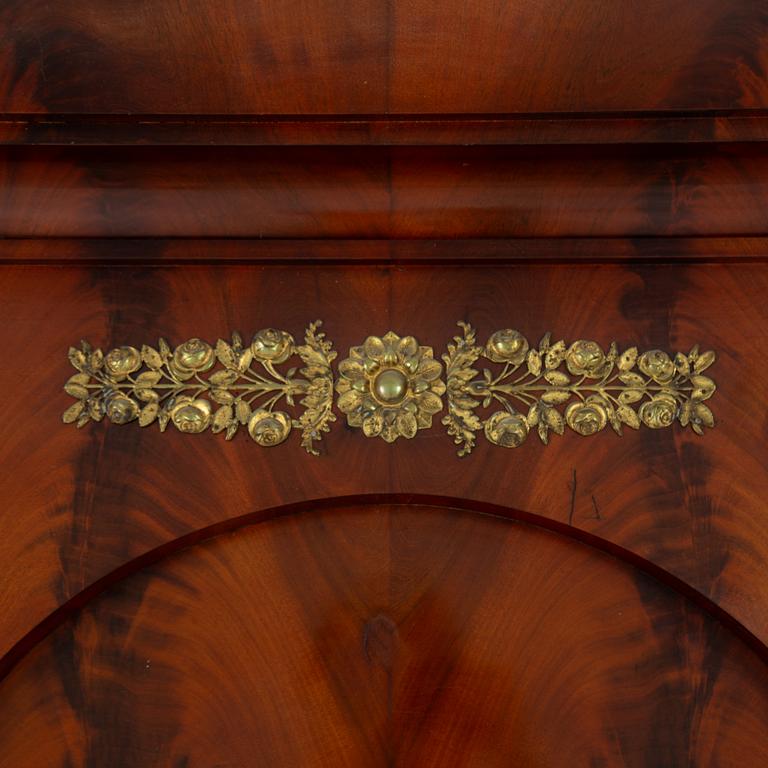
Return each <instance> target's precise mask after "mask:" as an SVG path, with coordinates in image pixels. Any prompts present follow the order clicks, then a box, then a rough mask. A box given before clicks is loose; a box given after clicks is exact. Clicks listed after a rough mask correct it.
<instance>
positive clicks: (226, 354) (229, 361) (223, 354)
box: [216, 339, 237, 369]
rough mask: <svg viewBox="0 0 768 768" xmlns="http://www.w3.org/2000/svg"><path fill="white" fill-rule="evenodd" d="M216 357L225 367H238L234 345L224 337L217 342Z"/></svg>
mask: <svg viewBox="0 0 768 768" xmlns="http://www.w3.org/2000/svg"><path fill="white" fill-rule="evenodd" d="M216 357H217V358H218V360H219V362H220V363H221V364H222V365H223V366H224V367H225V368H232V369H237V359H236V357H235V353H234V352H233V351H232V347H231V346H230V345H229V344H227V342H226V341H224V339H219V340H218V341H217V342H216Z"/></svg>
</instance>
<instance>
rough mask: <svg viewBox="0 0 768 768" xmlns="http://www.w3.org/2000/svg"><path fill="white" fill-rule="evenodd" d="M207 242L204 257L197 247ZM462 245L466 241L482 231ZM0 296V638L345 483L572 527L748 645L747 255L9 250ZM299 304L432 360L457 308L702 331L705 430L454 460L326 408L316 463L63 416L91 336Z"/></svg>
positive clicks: (142, 336)
mask: <svg viewBox="0 0 768 768" xmlns="http://www.w3.org/2000/svg"><path fill="white" fill-rule="evenodd" d="M374 245H375V244H374ZM424 245H426V244H424ZM71 247H73V248H82V250H83V252H84V253H89V249H91V248H96V247H99V248H102V249H104V250H103V253H105V254H106V253H109V252H110V249H111V246H110V245H109V244H104V243H101V244H98V245H93V244H87V243H85V244H82V245H80V246H76V245H74V244H73V245H72V246H71ZM143 247H144V249H145V254H144V257H145V258H146V259H150V258H153V257H154V256H155V255H156V256H158V257H162V254H163V249H164V246H163V245H162V244H152V243H151V242H147V243H145V244H143ZM184 247H185V245H184V244H183V243H177V244H175V245H174V246H173V248H172V252H176V253H178V252H179V251H180V250H183V248H184ZM196 247H197V248H198V249H200V248H202V247H203V245H201V244H198V245H197V246H196ZM209 247H210V248H211V251H210V254H211V257H212V258H214V257H215V248H216V245H215V243H214V244H212V245H211V246H209ZM294 247H295V246H294ZM360 247H362V246H360ZM372 247H373V246H372ZM405 247H406V244H402V245H401V248H405ZM423 247H424V246H422V250H423ZM669 247H671V246H669ZM4 248H5V249H6V251H7V250H8V249H9V248H11V249H12V248H13V245H12V244H10V243H6V244H4ZM153 248H154V249H156V250H154V251H153ZM475 248H476V251H475V255H476V256H477V255H478V250H477V249H480V248H481V244H479V243H476V244H475ZM310 253H311V252H310ZM92 255H93V252H91V256H92ZM558 255H561V254H558ZM1 289H2V296H0V299H1V301H0V327H2V328H3V329H4V332H3V349H4V354H5V355H6V359H7V360H8V361H12V364H7V365H4V366H3V367H2V368H1V369H0V391H2V392H3V393H4V399H5V405H4V409H5V416H4V419H3V426H2V430H3V440H2V441H1V442H0V465H1V466H2V467H3V469H4V471H3V473H2V475H0V497H2V498H3V500H4V503H5V505H6V508H7V509H8V510H12V514H5V515H3V516H0V562H2V563H3V564H4V568H5V571H4V579H3V580H2V582H0V605H1V606H2V608H3V610H2V611H0V641H2V652H3V653H5V652H6V651H8V650H9V649H10V648H11V647H12V646H13V645H14V644H15V643H17V642H19V641H20V640H21V639H22V638H23V637H24V636H25V634H26V633H28V632H30V631H31V630H33V628H34V627H35V625H37V624H38V623H39V622H41V621H43V620H44V619H45V617H46V616H47V615H48V614H50V613H51V612H52V611H54V610H56V609H57V608H58V607H59V606H62V605H64V604H66V603H67V601H70V600H72V599H76V598H77V595H78V594H80V593H81V591H82V590H84V589H86V588H88V587H89V585H91V584H93V583H95V582H97V581H98V580H100V579H102V578H104V577H106V576H108V574H110V573H111V572H112V571H114V570H115V569H118V568H121V567H122V566H124V565H125V564H126V563H130V562H131V561H132V560H133V559H135V558H137V557H142V556H144V555H145V554H146V553H148V552H150V551H152V550H153V549H155V548H157V547H160V546H165V545H168V544H169V543H171V542H174V541H178V540H180V537H184V536H187V535H189V534H191V533H194V532H195V531H200V530H204V529H207V528H208V527H210V526H216V525H219V524H222V523H225V522H226V521H228V520H230V521H231V520H233V519H235V518H238V517H240V516H244V515H251V516H255V518H254V519H258V516H259V514H260V511H268V510H271V509H273V508H276V507H280V506H281V505H286V504H296V503H298V504H306V503H307V502H310V501H312V500H314V499H328V498H337V497H355V496H358V495H360V494H399V495H402V494H405V495H408V494H414V495H419V496H423V497H431V498H434V497H443V498H444V497H450V498H453V499H456V500H458V503H460V505H462V506H466V505H470V506H471V505H475V506H477V505H480V506H482V505H483V504H493V505H497V507H498V511H499V514H507V515H512V516H515V515H518V512H516V510H517V511H519V512H520V513H522V514H524V515H531V516H534V519H537V520H541V521H542V522H546V521H551V522H552V523H553V524H557V525H560V526H563V525H571V526H573V527H574V529H575V530H577V531H583V532H585V533H587V534H591V535H594V536H595V537H597V539H598V540H599V541H600V542H603V544H604V546H607V547H609V548H610V547H611V546H614V547H620V548H624V549H626V550H627V551H628V552H630V553H634V554H635V555H636V556H638V557H640V558H644V559H645V560H647V561H649V562H650V563H651V564H654V565H655V566H656V567H657V568H659V569H662V570H663V571H666V572H667V573H668V574H670V575H671V576H673V577H675V578H677V579H680V580H681V581H682V582H683V583H684V584H687V585H688V586H689V587H690V589H691V590H695V591H698V592H700V593H701V594H702V595H704V596H706V597H707V598H708V599H710V600H711V601H713V602H714V603H715V604H716V605H717V606H719V607H720V609H721V610H722V611H723V612H725V613H727V614H730V615H731V616H733V617H734V619H735V620H736V621H738V622H741V623H742V624H743V625H744V626H745V627H746V629H747V630H748V631H750V632H752V633H754V634H755V635H756V637H757V641H758V643H762V644H765V643H766V641H768V608H766V606H768V583H767V582H766V580H765V579H764V577H763V574H764V564H765V561H766V556H768V527H767V526H766V518H765V516H764V515H763V513H762V512H763V509H764V499H765V498H766V495H767V494H768V479H767V478H766V474H765V471H764V468H765V455H764V451H763V449H762V446H763V445H764V441H765V434H766V420H765V413H764V408H763V407H762V403H764V401H765V392H766V391H768V368H766V366H764V365H762V364H761V357H760V350H761V349H762V348H763V347H764V346H765V343H766V340H765V334H766V331H765V329H766V328H767V327H768V323H767V322H766V321H767V320H768V317H767V315H768V305H766V303H765V301H764V296H765V295H766V291H768V275H766V272H765V269H764V267H763V265H762V264H759V263H758V264H756V263H749V262H746V263H737V262H728V263H687V262H681V263H678V264H654V263H652V262H650V263H639V262H638V263H633V262H631V261H630V262H628V263H624V264H589V263H584V264H581V265H579V264H573V265H564V264H559V265H556V266H548V265H546V264H539V265H536V264H529V263H521V264H519V265H513V264H507V265H498V266H493V265H490V264H489V265H483V266H481V267H479V268H475V269H469V268H468V267H466V266H461V265H450V264H448V263H446V264H444V265H443V266H440V267H435V266H434V265H432V264H424V265H422V266H419V265H418V264H416V263H414V264H392V265H386V264H373V265H370V266H365V265H364V264H360V265H357V266H355V265H346V266H341V265H334V264H333V263H330V264H328V265H325V266H323V268H322V269H318V268H317V267H313V266H312V265H310V264H308V265H305V266H300V265H298V264H285V265H275V266H268V265H263V264H262V265H258V264H251V265H248V266H237V265H235V264H231V263H230V264H226V265H220V266H215V267H214V266H208V265H203V264H201V265H199V266H195V265H192V264H190V265H187V266H176V267H174V266H166V267H160V266H158V267H155V268H153V267H151V266H149V265H148V264H147V263H144V264H142V265H140V266H138V267H130V266H122V267H121V266H118V265H108V264H104V265H99V264H91V265H86V264H79V265H78V264H74V265H72V266H66V265H65V263H64V262H60V266H59V267H57V268H55V269H53V268H51V267H48V266H34V265H23V264H20V265H18V266H11V265H6V266H4V267H3V269H2V284H1ZM317 317H320V318H323V319H324V320H325V321H326V326H325V328H326V330H327V332H328V334H329V337H330V338H331V339H332V340H333V341H334V343H335V345H336V348H337V349H338V350H339V351H340V352H342V353H344V352H346V351H347V350H348V348H349V347H350V346H351V345H353V344H357V343H359V342H360V341H361V340H363V339H364V338H365V337H366V336H367V335H369V334H370V333H383V332H385V331H386V330H388V329H390V328H392V329H394V330H395V331H397V332H400V333H413V334H415V335H416V336H417V337H418V338H419V340H420V341H421V342H422V343H425V344H430V345H432V346H433V347H434V348H435V350H436V352H437V353H438V354H439V353H440V352H441V351H443V350H444V349H445V345H446V343H447V342H448V341H449V340H450V337H451V336H452V335H453V333H454V332H455V330H456V329H455V326H454V324H455V322H456V321H457V320H467V321H470V322H472V323H473V324H474V325H475V326H477V328H478V330H479V332H480V335H481V336H482V337H485V335H487V334H488V333H490V332H491V331H493V330H495V329H497V328H502V327H506V326H513V327H516V328H518V329H519V330H521V331H522V332H523V333H525V334H527V335H528V336H530V337H532V338H538V336H539V335H540V334H543V333H544V331H546V330H552V331H553V332H554V333H555V334H557V335H558V337H559V336H563V337H565V338H566V339H569V340H573V339H576V338H580V337H585V338H593V339H596V340H598V341H599V342H601V343H602V344H607V343H608V342H609V341H610V340H611V339H616V340H617V341H618V342H619V344H620V345H623V346H628V345H629V344H632V343H636V344H637V345H638V346H640V347H645V348H649V347H657V346H658V347H661V348H664V349H668V350H671V351H674V350H677V349H689V348H690V347H691V346H692V345H693V344H694V343H701V344H702V345H705V346H706V347H707V348H709V347H711V348H713V349H715V350H717V352H718V354H719V360H718V362H717V364H716V367H715V368H713V369H712V374H713V376H714V378H715V380H716V381H717V384H718V392H717V394H716V395H715V398H714V399H713V401H712V404H713V408H714V411H715V414H716V417H717V419H718V422H719V424H718V426H717V428H716V429H714V430H713V431H711V432H708V434H707V435H706V436H705V437H703V438H698V437H696V436H694V435H691V434H690V433H683V432H682V431H679V430H677V429H670V430H664V431H659V432H653V431H650V430H643V431H640V432H637V433H635V432H631V431H629V433H628V434H627V435H625V436H624V437H623V438H618V437H616V436H614V435H612V434H605V433H603V434H600V435H599V436H597V437H594V438H591V439H587V438H581V437H578V436H576V435H573V434H568V435H566V436H564V437H562V438H559V439H556V440H553V442H552V444H551V445H550V446H548V447H544V446H542V445H539V444H537V443H536V442H535V441H529V442H528V443H526V444H525V446H524V447H522V448H520V449H518V450H514V451H509V450H503V449H500V448H496V447H494V446H491V445H488V444H485V443H482V444H481V445H479V446H478V448H477V449H476V451H475V453H473V454H472V455H471V456H470V457H468V458H466V459H463V460H459V459H458V458H457V457H456V455H455V450H456V449H455V446H454V445H453V443H452V441H451V439H450V438H449V437H448V436H447V435H446V434H445V433H444V432H443V428H442V427H441V426H439V425H438V424H437V422H436V424H435V426H434V427H433V429H432V430H431V431H429V432H426V431H425V432H420V433H419V434H418V436H417V438H416V439H413V440H410V441H404V440H401V441H399V442H398V443H397V444H395V445H387V444H385V443H383V442H382V441H381V440H370V439H366V438H364V437H363V435H362V434H361V433H360V432H359V431H353V430H350V429H348V428H346V427H345V426H344V423H343V422H338V423H337V424H335V425H334V429H333V430H332V432H331V433H330V434H329V435H328V436H327V437H326V439H325V440H324V443H323V455H322V456H321V457H310V456H307V455H306V454H304V453H303V451H302V449H301V448H300V446H299V445H298V442H294V441H291V442H289V443H286V444H284V445H281V446H278V447H277V448H274V449H260V448H259V447H258V446H256V445H254V444H253V443H252V442H251V441H250V440H248V439H246V438H243V439H237V440H234V441H233V442H231V443H227V442H225V441H224V440H223V439H221V436H218V437H217V436H213V435H210V434H206V435H204V436H187V435H182V434H179V433H177V432H170V433H166V434H160V433H159V432H158V431H157V430H156V429H151V428H150V429H144V430H142V429H140V428H139V427H138V426H137V425H135V424H134V425H129V426H126V427H118V426H114V425H106V424H100V425H89V426H88V427H87V428H86V429H84V430H82V431H77V430H75V429H74V428H73V427H71V426H65V425H62V424H61V423H60V414H61V413H62V412H63V410H64V409H65V408H66V407H67V405H68V403H69V398H68V397H67V395H65V394H64V393H63V392H62V391H61V387H62V385H63V383H64V382H65V381H66V379H67V378H68V376H69V375H70V367H69V363H68V361H67V359H66V349H67V348H68V346H69V345H70V344H71V343H73V342H77V340H79V339H80V338H83V337H85V338H88V339H89V340H90V341H91V342H93V343H94V344H98V345H101V346H104V347H105V348H109V347H110V346H112V345H116V344H122V343H138V344H141V343H142V342H145V341H149V342H153V341H154V340H155V339H156V338H157V337H158V336H159V335H163V336H166V337H167V338H169V339H170V340H171V341H172V342H174V343H178V342H180V341H182V340H184V339H186V338H189V337H190V336H194V335H200V336H203V337H204V338H208V339H210V340H214V339H215V338H216V337H217V336H219V335H225V334H227V333H229V332H230V331H231V330H233V329H239V330H240V331H241V332H243V333H245V334H250V333H252V332H254V331H255V330H257V329H258V328H261V327H264V326H266V325H272V326H276V327H280V328H285V329H287V330H289V331H291V332H292V333H294V334H295V335H296V336H299V335H300V334H301V332H302V329H303V328H304V327H305V324H306V322H307V321H309V320H312V319H315V318H317ZM270 514H271V513H270ZM518 516H519V515H518ZM27 647H28V645H25V644H24V643H22V646H20V648H19V649H18V650H20V651H22V652H23V651H24V650H25V649H26V648H27ZM8 658H9V659H10V658H11V657H8ZM14 658H17V657H14Z"/></svg>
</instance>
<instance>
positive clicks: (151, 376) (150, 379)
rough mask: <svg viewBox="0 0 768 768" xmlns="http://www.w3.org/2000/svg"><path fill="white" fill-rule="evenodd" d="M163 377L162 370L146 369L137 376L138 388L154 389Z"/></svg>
mask: <svg viewBox="0 0 768 768" xmlns="http://www.w3.org/2000/svg"><path fill="white" fill-rule="evenodd" d="M162 377H163V374H162V373H160V371H144V373H140V374H139V375H138V376H137V377H136V389H139V388H142V389H152V387H154V386H155V384H157V383H158V382H159V381H160V379H161V378H162Z"/></svg>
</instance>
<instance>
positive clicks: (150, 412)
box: [139, 403, 160, 427]
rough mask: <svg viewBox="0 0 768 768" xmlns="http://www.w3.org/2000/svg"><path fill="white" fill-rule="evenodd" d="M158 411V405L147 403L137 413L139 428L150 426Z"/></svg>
mask: <svg viewBox="0 0 768 768" xmlns="http://www.w3.org/2000/svg"><path fill="white" fill-rule="evenodd" d="M159 411H160V405H159V404H158V403H148V404H147V405H145V406H144V407H143V408H142V409H141V411H139V426H140V427H146V426H148V425H149V424H151V423H152V422H153V421H154V420H155V419H156V418H157V414H158V413H159Z"/></svg>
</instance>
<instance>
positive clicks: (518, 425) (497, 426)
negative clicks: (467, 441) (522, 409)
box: [485, 411, 528, 448]
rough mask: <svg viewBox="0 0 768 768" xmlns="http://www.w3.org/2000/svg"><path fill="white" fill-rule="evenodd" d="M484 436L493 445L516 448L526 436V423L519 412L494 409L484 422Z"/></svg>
mask: <svg viewBox="0 0 768 768" xmlns="http://www.w3.org/2000/svg"><path fill="white" fill-rule="evenodd" d="M485 436H486V437H487V438H488V440H489V441H490V442H492V443H493V444H494V445H500V446H502V447H503V448H517V447H518V446H519V445H522V444H523V442H524V441H525V438H526V437H528V424H527V422H526V420H525V418H524V417H523V416H521V415H520V414H519V413H509V412H508V411H496V413H494V414H492V415H491V416H490V418H489V419H488V420H487V421H486V422H485Z"/></svg>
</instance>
